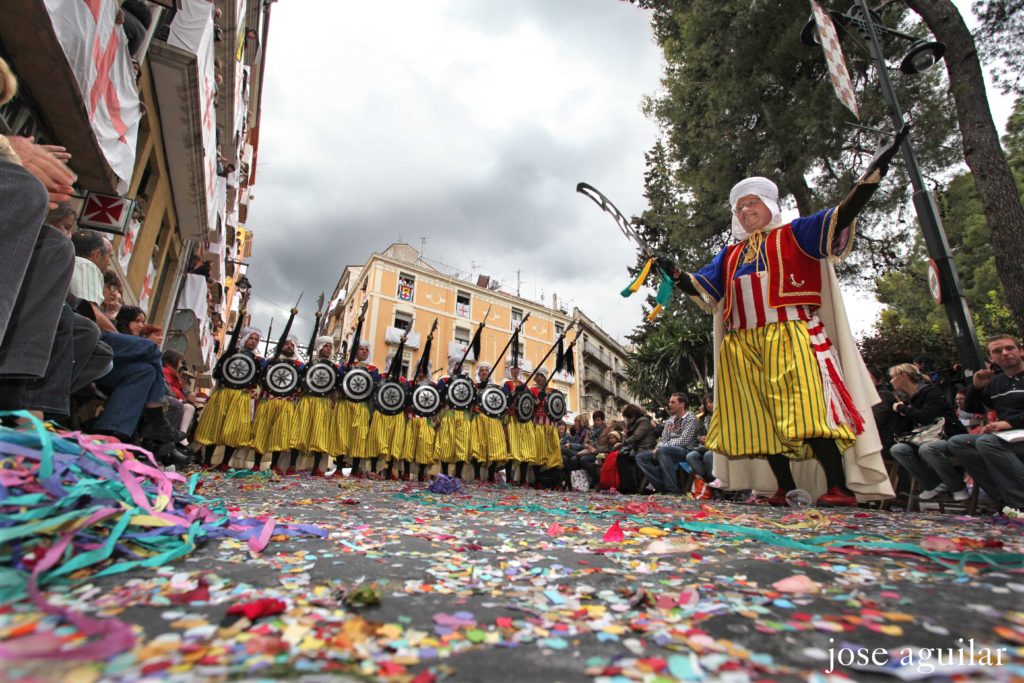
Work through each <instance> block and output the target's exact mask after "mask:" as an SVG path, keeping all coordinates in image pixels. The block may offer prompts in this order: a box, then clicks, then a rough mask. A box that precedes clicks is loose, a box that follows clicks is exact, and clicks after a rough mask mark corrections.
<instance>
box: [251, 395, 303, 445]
mask: <svg viewBox="0 0 1024 683" xmlns="http://www.w3.org/2000/svg"><path fill="white" fill-rule="evenodd" d="M295 412H296V405H295V401H293V400H291V399H287V398H266V399H263V400H262V401H260V402H259V403H257V404H256V417H254V418H253V421H252V445H253V448H255V449H256V452H257V453H263V454H266V453H275V452H277V451H285V450H288V449H289V448H291V447H292V442H293V441H294V438H295V437H294V432H295Z"/></svg>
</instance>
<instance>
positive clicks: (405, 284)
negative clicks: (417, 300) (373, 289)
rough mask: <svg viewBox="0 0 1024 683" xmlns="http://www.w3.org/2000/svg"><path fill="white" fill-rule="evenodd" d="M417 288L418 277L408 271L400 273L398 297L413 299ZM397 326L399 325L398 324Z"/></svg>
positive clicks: (404, 299)
mask: <svg viewBox="0 0 1024 683" xmlns="http://www.w3.org/2000/svg"><path fill="white" fill-rule="evenodd" d="M415 289H416V278H415V277H413V276H412V275H407V274H406V273H399V275H398V298H399V299H400V300H401V301H412V297H413V294H414V292H415ZM395 327H398V326H397V325H396V326H395Z"/></svg>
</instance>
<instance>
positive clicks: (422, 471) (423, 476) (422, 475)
mask: <svg viewBox="0 0 1024 683" xmlns="http://www.w3.org/2000/svg"><path fill="white" fill-rule="evenodd" d="M426 480H427V466H426V465H420V466H419V469H418V471H417V472H416V481H426Z"/></svg>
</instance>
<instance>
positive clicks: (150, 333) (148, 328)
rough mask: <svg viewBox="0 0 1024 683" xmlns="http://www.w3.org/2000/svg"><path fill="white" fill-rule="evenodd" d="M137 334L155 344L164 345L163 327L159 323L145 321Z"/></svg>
mask: <svg viewBox="0 0 1024 683" xmlns="http://www.w3.org/2000/svg"><path fill="white" fill-rule="evenodd" d="M139 336H140V337H142V338H143V339H148V340H149V341H151V342H153V343H154V344H156V345H157V346H163V345H164V328H162V327H160V326H159V325H153V324H152V323H146V324H145V325H143V326H142V329H141V330H139Z"/></svg>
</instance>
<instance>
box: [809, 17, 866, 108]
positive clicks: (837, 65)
mask: <svg viewBox="0 0 1024 683" xmlns="http://www.w3.org/2000/svg"><path fill="white" fill-rule="evenodd" d="M811 9H812V10H813V11H814V22H815V23H816V24H817V25H818V39H819V40H821V49H822V50H824V51H825V62H826V63H827V64H828V73H829V75H830V76H831V77H832V87H833V88H835V91H836V97H837V98H839V101H840V102H842V103H843V106H845V107H846V108H847V109H849V110H850V111H851V112H853V115H854V116H856V117H857V119H858V120H860V113H859V112H858V111H857V98H856V97H854V93H853V81H852V80H851V79H850V71H849V69H847V68H846V58H845V57H844V56H843V48H842V46H841V45H840V44H839V36H838V34H837V33H836V26H835V24H833V23H832V17H830V16H829V15H828V12H826V11H825V10H824V9H823V8H822V6H821V5H819V4H818V3H817V2H815V1H814V0H811Z"/></svg>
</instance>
